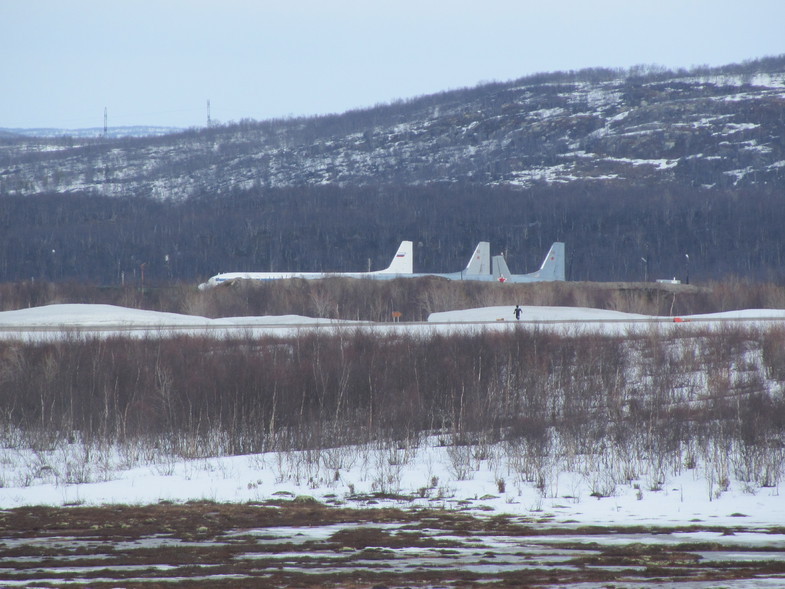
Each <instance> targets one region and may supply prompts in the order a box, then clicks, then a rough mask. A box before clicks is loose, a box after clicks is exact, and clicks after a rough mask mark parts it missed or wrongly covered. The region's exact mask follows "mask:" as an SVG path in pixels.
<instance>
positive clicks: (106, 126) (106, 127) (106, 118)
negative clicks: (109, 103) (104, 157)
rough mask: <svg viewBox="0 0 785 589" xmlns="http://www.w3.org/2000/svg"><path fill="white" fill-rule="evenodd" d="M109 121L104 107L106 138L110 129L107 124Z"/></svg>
mask: <svg viewBox="0 0 785 589" xmlns="http://www.w3.org/2000/svg"><path fill="white" fill-rule="evenodd" d="M108 121H109V118H108V116H107V113H106V107H104V137H106V132H107V130H108V129H109V125H108V124H107V123H108Z"/></svg>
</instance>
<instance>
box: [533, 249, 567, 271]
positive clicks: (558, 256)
mask: <svg viewBox="0 0 785 589" xmlns="http://www.w3.org/2000/svg"><path fill="white" fill-rule="evenodd" d="M564 266H565V263H564V243H563V242H561V241H557V242H554V244H553V245H551V249H550V250H548V255H547V256H545V259H544V260H543V262H542V266H540V269H539V270H538V271H537V275H538V277H539V278H540V280H564V279H565V275H566V273H565V271H564Z"/></svg>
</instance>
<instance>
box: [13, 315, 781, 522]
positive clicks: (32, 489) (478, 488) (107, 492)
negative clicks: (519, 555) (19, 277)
mask: <svg viewBox="0 0 785 589" xmlns="http://www.w3.org/2000/svg"><path fill="white" fill-rule="evenodd" d="M523 309H524V314H523V317H522V320H521V322H520V325H522V326H525V325H527V320H529V321H531V320H539V321H548V320H550V321H566V322H571V321H586V322H589V323H587V325H595V326H598V327H599V326H602V325H603V322H610V323H612V322H616V321H621V322H622V323H623V324H625V323H626V322H629V323H630V324H633V323H634V322H635V321H641V320H650V319H652V318H650V317H647V316H645V315H634V314H627V313H620V312H616V311H601V310H597V309H582V308H570V307H531V306H526V307H523ZM654 319H666V320H670V321H671V323H670V324H671V325H673V323H672V318H654ZM683 319H684V321H685V322H686V323H689V321H690V320H695V321H716V322H718V323H721V322H722V321H723V320H731V321H750V322H753V323H754V322H755V321H757V320H761V319H764V320H767V321H769V322H771V321H772V320H774V321H777V322H779V321H781V320H785V311H784V310H770V309H765V310H760V309H758V310H741V311H732V312H728V313H720V314H713V315H700V316H693V317H685V318H683ZM325 321H326V320H319V321H317V320H315V319H313V318H306V317H301V316H286V317H258V318H252V319H249V318H245V317H243V318H230V319H220V320H209V319H206V318H204V317H190V316H184V315H177V314H172V313H158V312H152V311H140V310H135V309H125V308H121V307H113V306H110V305H49V306H45V307H39V308H32V309H23V310H18V311H6V312H2V313H0V329H11V330H12V331H15V332H22V331H24V328H25V326H27V327H31V328H33V327H38V328H40V327H47V328H51V330H52V332H54V331H55V330H57V329H61V328H63V327H65V326H73V327H100V326H112V327H113V326H118V325H129V324H135V325H145V326H150V327H151V328H155V326H157V325H191V326H197V327H198V326H203V325H210V324H212V323H213V322H217V323H218V324H220V325H231V324H233V323H241V324H243V325H247V324H250V323H254V322H255V323H258V324H265V325H273V324H278V325H286V324H296V325H299V326H302V325H303V324H305V323H308V322H310V323H311V324H312V325H319V324H320V322H321V323H324V322H325ZM431 321H433V322H435V323H436V324H437V325H438V324H448V323H452V324H453V325H461V324H462V323H463V324H464V325H467V324H468V323H470V322H477V321H490V322H492V323H491V324H490V325H492V326H493V325H496V326H498V325H501V326H509V325H513V326H516V325H518V324H519V323H518V322H516V321H515V320H514V316H513V315H512V307H509V306H505V307H488V308H482V309H467V310H461V311H451V312H446V313H434V314H433V315H432V316H431ZM592 322H596V323H592ZM330 323H331V324H334V323H336V322H330ZM767 324H769V325H770V324H771V323H767ZM437 325H434V326H433V327H432V329H434V328H436V326H437ZM405 328H406V327H405V324H399V325H398V326H397V329H405ZM293 333H296V332H293ZM17 335H18V333H17ZM442 442H443V440H442V439H440V438H439V436H433V437H432V438H428V439H427V440H426V442H425V443H422V444H420V445H419V446H418V447H415V448H411V449H401V448H396V447H386V448H381V447H378V446H376V447H371V446H363V447H347V448H337V449H329V450H322V451H320V452H319V455H318V456H317V457H316V459H315V460H314V456H313V452H311V454H310V455H309V456H306V455H305V454H304V453H299V452H288V453H276V452H268V453H263V454H254V455H246V456H230V457H211V458H200V459H190V460H186V459H181V458H178V457H174V456H167V455H164V454H161V455H159V456H156V457H149V456H148V457H146V458H144V459H140V458H139V457H138V456H137V457H131V456H129V455H128V451H127V449H126V450H125V451H117V450H112V451H109V452H106V451H104V452H103V455H102V458H100V459H97V458H96V455H97V453H98V452H97V450H96V449H94V448H93V449H91V453H89V452H86V450H85V448H84V447H83V446H81V445H79V444H72V445H67V446H61V447H58V448H56V449H53V450H48V451H42V450H38V451H33V450H30V449H24V448H10V447H3V448H0V509H7V508H13V507H17V506H23V505H72V504H79V505H101V504H112V503H123V504H148V503H154V502H158V501H162V500H169V501H176V502H181V501H189V500H213V501H221V502H246V501H260V500H265V499H270V498H274V497H280V496H282V495H283V496H292V497H293V496H297V495H309V496H312V497H314V498H316V499H318V500H326V499H335V498H337V499H338V500H345V501H346V505H347V506H358V507H360V506H363V507H365V506H368V502H367V501H364V500H362V499H358V498H357V497H358V496H360V495H362V494H365V493H374V492H377V491H381V490H387V491H390V492H397V493H404V494H411V495H413V496H418V495H421V497H417V498H415V499H412V500H407V501H402V500H401V499H386V500H378V501H375V502H373V503H372V505H373V506H376V507H384V506H397V507H410V506H411V507H414V506H417V507H423V506H431V507H440V508H442V507H443V508H447V509H450V508H454V509H465V510H469V511H471V512H474V513H477V514H486V515H493V514H500V513H507V514H512V515H523V516H535V517H543V516H551V517H553V521H554V522H562V523H564V524H566V525H576V526H577V525H583V524H598V525H601V524H617V525H637V524H649V525H655V526H672V525H689V524H691V523H696V522H702V523H704V524H710V525H718V526H719V525H726V526H745V527H752V528H756V527H761V528H767V527H769V526H782V525H785V500H783V499H782V497H780V490H779V487H778V486H775V487H768V488H761V487H755V488H751V487H750V486H749V485H748V484H745V483H743V482H741V481H737V480H731V481H730V482H729V484H728V485H727V487H726V488H723V489H718V483H717V482H716V481H712V480H710V479H711V477H710V476H707V474H706V473H705V472H703V471H702V469H701V467H700V466H698V467H696V468H692V469H687V468H683V469H681V472H680V473H677V474H671V475H668V476H667V478H666V480H665V481H656V480H654V479H649V478H648V477H647V476H646V475H641V478H640V479H638V480H631V481H629V482H626V483H618V482H611V481H607V480H601V475H597V474H596V472H597V471H595V470H593V469H592V468H591V465H589V464H587V465H584V466H583V467H582V468H580V469H578V470H579V472H553V473H551V475H550V477H549V478H548V481H547V484H546V485H545V488H542V487H540V488H537V487H536V486H535V483H534V482H527V481H522V480H520V479H519V478H517V477H516V474H515V471H514V468H512V466H511V464H510V462H509V461H508V460H507V458H506V457H505V456H504V454H503V452H502V450H500V449H497V448H495V447H491V449H490V452H489V453H488V455H487V456H484V457H481V458H476V457H474V458H472V459H470V460H468V464H470V465H471V467H470V468H468V469H466V470H465V471H464V472H462V473H460V474H459V473H458V470H457V469H456V466H455V465H456V455H455V452H456V450H458V449H460V448H463V447H450V446H445V445H443V444H442ZM6 446H7V445H6ZM67 473H69V474H67ZM598 476H599V477H600V479H598ZM502 479H503V480H504V481H505V482H504V485H503V488H502V487H501V486H500V485H499V481H500V480H502ZM74 480H78V481H79V482H73V481H74ZM598 487H600V488H603V489H604V490H605V491H608V493H607V496H605V497H602V498H597V497H595V496H592V495H591V493H592V490H593V489H597V488H598Z"/></svg>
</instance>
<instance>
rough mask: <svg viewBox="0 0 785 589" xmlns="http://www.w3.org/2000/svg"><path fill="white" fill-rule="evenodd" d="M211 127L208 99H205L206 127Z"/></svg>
mask: <svg viewBox="0 0 785 589" xmlns="http://www.w3.org/2000/svg"><path fill="white" fill-rule="evenodd" d="M211 125H212V123H211V121H210V99H209V98H208V99H207V126H208V127H210V126H211Z"/></svg>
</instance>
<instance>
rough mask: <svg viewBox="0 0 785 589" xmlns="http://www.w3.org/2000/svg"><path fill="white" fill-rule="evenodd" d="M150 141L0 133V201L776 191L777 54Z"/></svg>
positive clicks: (524, 82)
mask: <svg viewBox="0 0 785 589" xmlns="http://www.w3.org/2000/svg"><path fill="white" fill-rule="evenodd" d="M92 131H93V132H94V131H95V130H92ZM14 132H15V133H19V131H18V130H14ZM153 134H154V133H152V132H146V133H145V135H147V136H145V137H130V136H125V137H122V138H113V137H101V138H98V137H96V136H95V135H93V136H92V137H91V136H90V134H89V133H87V134H86V135H84V136H83V135H80V134H77V133H73V132H72V133H69V134H68V135H67V136H58V137H53V138H45V137H31V136H27V137H24V138H14V137H2V138H0V162H2V164H0V165H2V166H3V168H2V169H0V194H6V195H8V194H17V195H26V194H35V193H41V192H61V193H69V192H78V191H89V192H96V193H100V194H106V195H123V196H125V195H134V196H153V197H155V198H160V199H175V200H182V199H186V198H188V197H190V196H194V195H199V194H214V195H215V194H221V193H225V192H227V191H230V190H236V189H246V188H251V187H294V186H318V185H338V186H347V185H354V186H364V185H379V184H383V185H413V186H421V185H425V184H433V183H440V184H441V183H451V184H455V183H461V184H472V185H481V186H510V187H522V188H526V187H532V186H542V185H565V184H571V183H576V182H581V183H585V182H589V183H595V184H600V185H613V186H615V187H624V186H638V185H642V184H645V185H649V186H650V185H652V184H657V183H660V182H667V183H676V184H679V185H686V186H704V187H708V188H728V187H744V186H756V185H768V186H772V185H776V186H782V187H785V56H780V57H773V58H765V59H760V60H756V61H751V62H746V63H744V64H737V65H730V66H725V67H719V68H698V69H692V70H689V71H687V70H679V71H669V70H665V69H662V68H656V67H639V68H633V69H631V70H623V71H622V70H608V69H590V70H581V71H578V72H568V73H564V72H557V73H551V74H541V75H535V76H529V77H526V78H522V79H519V80H515V81H512V82H505V83H492V84H485V85H481V86H477V87H475V88H468V89H461V90H454V91H450V92H443V93H441V94H435V95H431V96H423V97H419V98H415V99H412V100H407V101H399V102H396V103H393V104H389V105H383V106H376V107H374V108H369V109H364V110H357V111H351V112H347V113H344V114H341V115H332V116H322V117H312V118H298V119H288V120H274V121H265V122H255V121H242V122H241V123H239V124H232V125H226V126H217V127H211V128H202V129H191V130H187V131H182V132H177V133H169V134H165V135H161V136H150V135H153Z"/></svg>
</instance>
